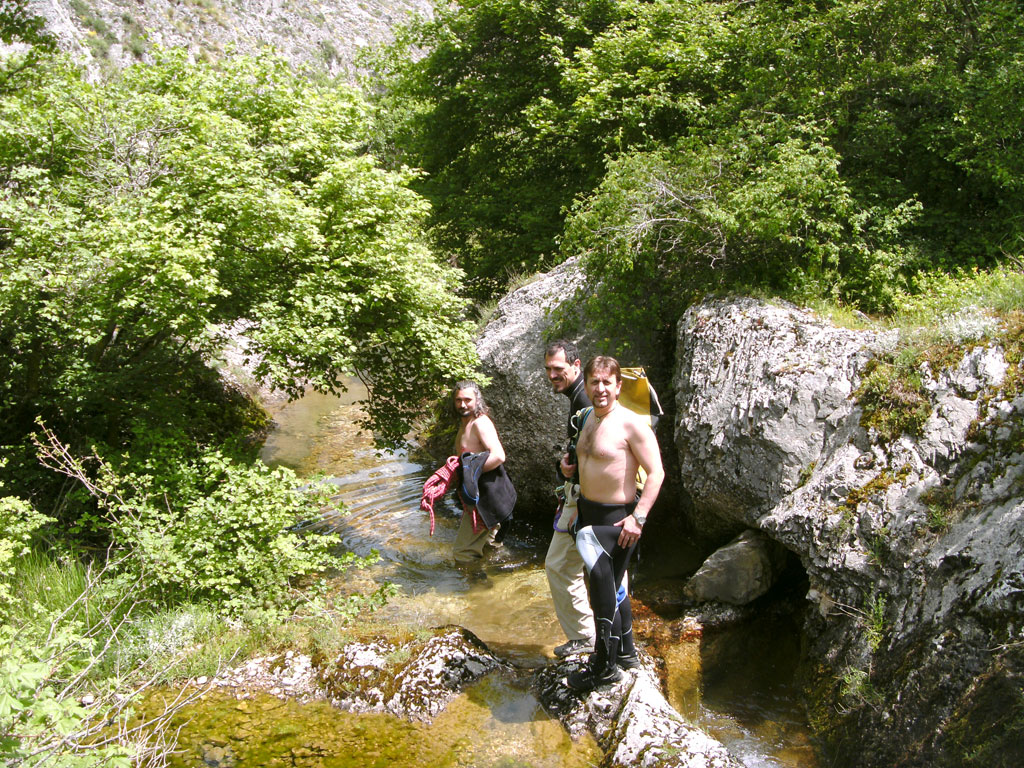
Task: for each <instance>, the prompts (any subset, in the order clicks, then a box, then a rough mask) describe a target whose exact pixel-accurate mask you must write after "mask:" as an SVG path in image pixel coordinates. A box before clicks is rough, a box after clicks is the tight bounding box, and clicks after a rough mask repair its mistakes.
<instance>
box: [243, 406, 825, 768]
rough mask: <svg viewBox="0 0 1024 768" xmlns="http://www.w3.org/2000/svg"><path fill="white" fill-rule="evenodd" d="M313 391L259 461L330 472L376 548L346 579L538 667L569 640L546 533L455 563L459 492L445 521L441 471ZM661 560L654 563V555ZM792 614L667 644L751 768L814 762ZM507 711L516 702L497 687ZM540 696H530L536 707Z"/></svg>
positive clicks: (706, 712) (706, 711) (677, 692)
mask: <svg viewBox="0 0 1024 768" xmlns="http://www.w3.org/2000/svg"><path fill="white" fill-rule="evenodd" d="M360 395H361V392H359V391H358V390H357V391H353V392H352V393H350V395H349V396H347V397H345V398H342V399H337V398H329V397H324V396H320V395H310V396H307V397H306V398H303V399H302V400H299V401H297V402H295V403H291V404H289V405H287V406H285V407H284V408H283V409H282V410H281V411H280V412H279V413H277V414H276V417H275V418H276V421H277V424H278V428H277V429H276V430H275V432H274V433H273V435H271V437H270V439H268V441H267V443H266V446H265V448H264V451H263V459H264V460H265V461H266V462H268V463H270V464H286V465H288V466H291V467H292V468H294V469H296V470H298V471H299V472H300V473H303V474H306V475H313V474H316V473H320V474H322V475H323V476H324V477H325V478H326V482H329V483H331V484H332V485H334V486H335V487H336V491H335V493H336V497H337V499H338V500H339V501H340V502H341V504H342V505H343V506H344V508H345V511H343V512H339V513H337V514H335V515H332V516H330V521H331V522H332V524H333V525H334V526H335V528H336V529H337V531H338V533H339V534H340V536H341V538H342V540H343V542H344V545H345V547H346V548H348V549H350V550H352V551H354V552H356V553H358V554H362V555H365V554H369V552H370V551H371V550H376V551H378V552H379V553H380V557H381V561H380V563H379V564H378V565H377V566H374V567H373V568H371V569H367V570H366V571H361V572H359V573H357V574H353V575H351V576H347V578H349V579H357V580H358V579H364V580H366V582H367V583H366V586H372V585H373V584H374V583H381V582H383V581H390V582H392V583H394V584H396V585H398V587H399V588H400V595H399V597H397V598H394V599H393V600H392V601H391V602H390V604H389V605H388V606H387V607H386V608H385V609H384V612H383V618H386V619H394V620H395V621H396V622H403V623H413V624H420V625H422V626H436V625H440V624H448V623H452V624H459V625H461V626H464V627H466V628H468V629H469V630H471V631H472V632H474V633H475V634H476V635H477V636H479V637H480V638H481V639H482V640H483V641H484V642H485V643H487V645H488V646H489V647H491V648H492V649H493V650H494V651H495V652H496V653H498V654H499V655H502V656H504V657H506V658H509V659H511V660H513V661H515V662H517V663H518V664H520V665H522V666H527V667H530V666H538V665H541V664H544V663H546V661H547V660H549V659H550V657H551V649H552V648H553V647H554V645H556V644H558V643H561V642H563V641H564V637H563V636H562V633H561V629H560V628H559V626H558V623H557V620H556V619H555V617H554V611H553V608H552V606H551V602H550V598H549V595H548V586H547V580H546V577H545V575H544V568H543V556H544V549H545V544H544V542H543V541H541V540H539V539H536V538H530V537H529V536H525V535H524V536H517V535H516V533H515V529H513V533H512V535H510V536H509V538H508V539H506V544H505V546H504V547H502V548H501V549H499V550H496V551H495V552H493V553H492V555H491V556H490V557H489V558H488V559H487V560H486V561H485V562H484V563H482V564H481V565H479V566H472V567H468V568H459V567H456V566H455V565H454V564H453V563H452V558H451V549H452V543H453V541H454V539H455V532H456V530H457V528H458V515H459V514H460V512H461V510H459V509H457V508H456V505H455V503H454V500H453V498H452V497H451V496H449V497H448V498H446V499H445V500H443V501H442V502H439V503H438V505H437V507H436V510H437V528H436V531H435V533H434V535H433V537H431V536H429V518H428V516H427V514H426V513H425V512H422V511H421V510H420V509H419V499H420V492H421V490H422V487H423V482H424V481H425V480H426V479H427V477H428V476H429V475H430V474H431V472H432V471H433V469H434V468H433V467H425V466H422V465H421V464H418V463H416V462H414V461H411V460H410V459H409V457H408V455H407V453H406V452H404V451H400V452H397V453H386V454H383V455H378V453H377V452H376V451H374V450H373V447H372V441H371V439H370V437H369V436H368V435H366V434H365V433H363V432H361V431H359V429H358V428H357V427H356V426H355V421H356V418H357V416H358V411H357V406H356V405H355V400H356V399H358V397H359V396H360ZM653 567H657V564H653ZM798 637H799V636H798V630H797V627H796V626H795V624H793V623H792V622H790V623H788V624H787V623H786V621H784V620H778V619H772V620H765V621H759V622H753V623H752V624H749V625H745V626H744V627H741V628H737V629H735V630H730V631H728V632H724V633H719V634H717V635H715V636H714V637H710V638H709V637H706V638H705V639H703V640H699V641H692V642H688V643H682V644H680V645H678V646H675V647H672V648H671V649H669V650H668V651H666V653H665V657H666V658H665V660H666V663H667V669H668V682H669V699H670V701H671V702H672V704H673V706H675V707H676V709H677V710H679V711H680V712H681V713H682V714H683V715H684V716H686V717H687V718H689V719H690V720H692V721H693V722H695V723H697V724H699V725H701V726H703V727H704V728H706V729H707V730H708V731H709V732H711V733H712V734H713V735H715V736H716V738H718V739H720V740H721V741H723V742H724V743H725V744H726V745H727V746H728V747H729V749H730V750H731V751H732V752H733V753H734V754H735V755H736V756H737V757H738V758H739V759H741V760H742V761H743V762H744V764H745V765H746V766H748V768H767V767H768V766H784V767H785V768H814V766H815V765H816V761H815V759H814V753H813V749H812V746H811V744H810V742H809V739H808V736H807V727H806V722H805V718H804V717H803V714H802V712H801V709H800V706H799V703H798V698H799V697H798V692H797V690H796V688H795V686H794V685H793V682H792V677H793V669H794V664H795V660H796V658H797V656H798V654H799V648H798V644H799V640H798ZM491 698H492V705H493V706H495V707H498V708H499V709H500V708H501V707H503V706H515V704H514V700H515V699H516V697H512V700H505V699H503V698H502V696H501V695H500V694H498V695H492V697H491ZM531 706H532V705H531Z"/></svg>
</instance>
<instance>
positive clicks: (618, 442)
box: [576, 423, 626, 463]
mask: <svg viewBox="0 0 1024 768" xmlns="http://www.w3.org/2000/svg"><path fill="white" fill-rule="evenodd" d="M625 448H626V441H625V436H624V435H623V434H622V431H621V429H615V428H614V425H612V424H607V425H605V424H600V423H597V424H594V425H593V426H592V427H591V425H589V424H587V425H585V426H584V428H583V433H582V434H581V435H580V439H579V442H578V443H577V444H576V453H577V455H578V456H580V458H581V459H583V460H590V461H598V462H602V463H605V462H610V461H614V460H615V459H617V458H622V457H623V455H624V453H625Z"/></svg>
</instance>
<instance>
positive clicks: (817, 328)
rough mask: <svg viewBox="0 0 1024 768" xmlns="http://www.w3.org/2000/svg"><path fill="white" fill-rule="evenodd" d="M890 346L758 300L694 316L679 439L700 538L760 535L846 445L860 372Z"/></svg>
mask: <svg viewBox="0 0 1024 768" xmlns="http://www.w3.org/2000/svg"><path fill="white" fill-rule="evenodd" d="M893 341H894V337H893V336H892V335H891V334H888V335H887V334H877V333H868V332H863V331H851V330H846V329H842V328H836V327H835V326H833V325H831V324H830V323H827V322H824V321H822V320H820V319H819V318H817V317H816V316H815V315H813V314H812V313H810V312H804V311H801V310H798V309H797V308H795V307H792V306H776V305H771V304H765V303H763V302H760V301H757V300H754V299H734V300H719V301H710V302H707V303H704V304H700V305H697V306H695V307H692V308H691V309H689V310H688V311H687V312H686V314H685V315H684V316H683V318H682V320H681V321H680V322H679V327H678V346H677V366H676V375H675V380H674V383H673V387H674V389H675V396H676V411H677V415H676V423H675V438H676V451H677V452H678V455H679V471H680V477H681V480H682V483H683V486H684V487H685V488H686V489H687V491H688V492H689V494H690V497H691V498H692V500H693V502H694V506H695V507H696V510H697V514H698V516H699V517H698V520H697V521H696V522H697V523H698V525H697V527H698V530H700V531H702V532H704V533H707V534H709V535H711V536H715V535H717V536H719V537H721V538H724V537H725V535H727V534H735V533H737V532H738V531H740V530H742V529H743V528H746V527H756V525H757V520H758V518H759V517H760V516H761V515H762V514H764V513H765V512H766V511H767V510H768V509H770V508H771V507H772V505H774V504H776V503H777V502H778V501H779V500H780V499H781V498H783V496H785V495H786V494H787V493H790V492H791V491H793V490H794V489H795V488H796V487H797V486H798V485H799V484H800V482H801V478H802V477H803V476H804V475H805V474H806V473H807V472H808V471H809V470H810V469H812V468H813V467H814V465H815V463H816V462H817V461H818V460H819V459H820V457H821V455H822V453H823V452H825V451H828V450H830V447H831V446H833V445H845V444H847V443H849V441H850V440H851V437H855V436H854V435H852V434H851V433H850V430H849V428H848V427H849V424H850V423H851V416H852V417H853V419H852V421H853V422H856V416H855V415H854V411H855V409H856V404H855V403H854V402H853V401H852V400H851V398H850V395H851V394H852V393H853V390H854V388H855V387H856V384H857V382H858V379H857V375H858V371H859V370H860V369H861V368H862V367H863V365H864V363H866V362H867V360H869V359H870V358H871V357H872V356H873V355H874V354H875V352H877V351H878V350H879V349H881V348H884V347H886V346H888V345H891V344H892V342H893Z"/></svg>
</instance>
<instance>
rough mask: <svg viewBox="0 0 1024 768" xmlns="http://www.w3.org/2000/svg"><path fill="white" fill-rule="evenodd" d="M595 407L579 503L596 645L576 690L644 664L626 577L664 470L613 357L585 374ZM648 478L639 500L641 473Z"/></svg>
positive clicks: (581, 455) (583, 454)
mask: <svg viewBox="0 0 1024 768" xmlns="http://www.w3.org/2000/svg"><path fill="white" fill-rule="evenodd" d="M583 375H584V377H585V386H586V390H587V395H588V396H589V397H590V401H591V402H592V403H593V404H594V410H593V412H592V413H591V414H590V416H589V417H588V418H587V420H586V422H584V424H583V429H582V431H581V432H580V436H579V439H578V440H577V443H576V454H577V457H578V460H579V473H580V498H579V502H578V509H579V518H578V522H577V529H576V546H577V548H578V549H579V551H580V555H581V556H582V557H583V562H584V565H585V566H586V569H587V573H588V574H589V575H590V605H591V608H592V609H593V611H594V621H595V625H596V627H595V628H596V630H597V641H596V643H595V647H594V653H593V654H591V656H590V659H589V660H588V663H587V666H586V667H585V668H584V669H582V670H580V671H578V672H573V673H572V674H570V675H569V677H568V683H569V685H570V686H571V687H572V688H574V689H575V690H578V691H589V690H591V689H593V688H596V687H597V686H600V685H606V684H608V683H613V682H616V681H617V680H619V679H621V677H622V673H620V672H619V669H618V668H619V667H620V666H621V667H625V668H630V667H635V666H637V665H638V664H639V660H638V659H637V655H636V648H635V646H634V645H633V613H632V609H631V607H630V603H629V595H628V594H626V592H625V590H624V589H622V577H623V575H624V574H625V572H626V566H627V565H628V564H629V558H630V556H631V555H632V554H633V549H634V548H635V547H636V544H637V541H639V539H640V535H641V533H642V532H643V527H644V523H645V522H646V521H647V513H648V512H650V509H651V505H652V504H654V500H655V499H656V498H657V497H658V492H659V491H660V490H661V484H662V481H663V480H664V479H665V471H664V469H663V468H662V465H661V453H660V452H659V450H658V441H657V438H655V436H654V431H653V430H652V429H651V427H650V425H649V424H647V423H646V422H645V421H644V420H643V419H642V418H641V417H640V416H638V415H636V414H635V413H633V412H632V411H630V410H629V409H627V408H625V407H623V406H620V405H619V404H618V397H619V392H620V391H621V389H622V378H621V373H620V371H619V363H618V361H617V360H616V359H615V358H614V357H595V358H592V359H591V360H589V361H588V362H587V365H586V367H585V368H584V370H583ZM640 467H642V468H643V469H644V471H645V472H646V473H647V480H646V482H645V484H644V488H643V492H642V493H641V494H640V498H639V499H637V495H636V477H637V469H638V468H640Z"/></svg>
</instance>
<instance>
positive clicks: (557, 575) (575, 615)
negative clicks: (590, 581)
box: [544, 508, 594, 641]
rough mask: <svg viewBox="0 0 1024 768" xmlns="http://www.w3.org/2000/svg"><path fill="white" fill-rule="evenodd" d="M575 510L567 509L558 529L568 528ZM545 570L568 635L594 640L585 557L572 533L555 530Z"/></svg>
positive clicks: (561, 622)
mask: <svg viewBox="0 0 1024 768" xmlns="http://www.w3.org/2000/svg"><path fill="white" fill-rule="evenodd" d="M575 511H576V510H575V508H572V509H571V510H564V511H563V513H562V517H561V518H559V520H558V527H559V528H563V529H564V528H565V527H566V526H567V525H568V519H571V518H572V516H573V514H574V513H575ZM567 518H568V519H567ZM544 571H545V573H547V576H548V586H549V587H550V589H551V600H552V601H553V602H554V604H555V616H556V617H558V623H559V624H561V625H562V631H563V632H565V636H566V637H567V638H569V639H570V640H590V641H592V640H593V639H594V614H593V612H592V611H591V609H590V598H588V597H587V583H586V581H585V580H584V578H583V558H582V557H580V553H579V550H578V549H576V542H575V541H573V538H572V536H570V535H569V534H568V533H562V532H561V531H555V532H554V533H553V534H552V536H551V544H550V545H548V554H547V556H546V557H545V558H544Z"/></svg>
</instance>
